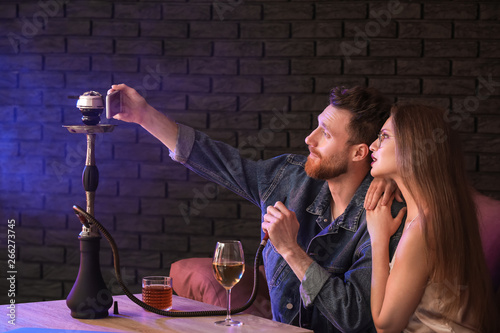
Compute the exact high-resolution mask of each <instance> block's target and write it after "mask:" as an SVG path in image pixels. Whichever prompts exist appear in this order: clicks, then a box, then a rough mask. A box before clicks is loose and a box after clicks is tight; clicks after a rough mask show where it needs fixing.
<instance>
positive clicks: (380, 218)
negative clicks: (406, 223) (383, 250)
mask: <svg viewBox="0 0 500 333" xmlns="http://www.w3.org/2000/svg"><path fill="white" fill-rule="evenodd" d="M382 200H383V198H380V199H379V200H378V203H377V205H376V206H375V209H372V210H367V211H366V223H367V226H368V232H369V233H370V238H371V240H372V244H373V242H374V241H383V242H389V238H391V236H392V235H394V233H395V232H396V231H397V230H398V228H399V226H400V225H401V221H403V217H404V215H405V214H406V207H404V208H402V209H401V210H400V211H399V213H398V215H397V216H396V217H395V218H393V217H392V214H391V205H392V202H393V201H394V194H392V195H391V196H390V197H389V201H388V204H386V205H382Z"/></svg>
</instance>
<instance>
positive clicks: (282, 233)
mask: <svg viewBox="0 0 500 333" xmlns="http://www.w3.org/2000/svg"><path fill="white" fill-rule="evenodd" d="M262 229H263V230H264V231H265V232H267V234H268V235H269V239H270V240H271V242H272V243H273V245H274V247H275V248H276V250H277V251H278V253H279V254H281V255H282V256H283V257H284V256H285V255H286V254H287V253H288V252H290V251H294V250H295V249H297V247H299V245H298V244H297V234H298V232H299V221H298V220H297V217H296V216H295V213H294V212H292V211H291V210H289V209H288V208H286V206H285V205H284V204H283V203H282V202H281V201H278V202H276V204H275V205H274V206H268V207H267V214H265V215H264V222H262Z"/></svg>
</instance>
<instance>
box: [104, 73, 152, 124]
mask: <svg viewBox="0 0 500 333" xmlns="http://www.w3.org/2000/svg"><path fill="white" fill-rule="evenodd" d="M117 90H120V91H121V93H122V112H121V113H118V114H116V115H115V116H114V117H113V118H115V119H118V120H121V121H125V122H129V123H136V124H139V125H142V123H143V121H144V116H145V114H146V111H147V109H148V108H149V107H150V105H149V104H148V103H147V102H146V100H145V99H144V98H143V97H142V96H141V95H140V94H139V93H138V92H137V91H136V90H135V89H134V88H131V87H129V86H127V85H126V84H123V83H122V84H114V85H112V86H111V89H109V90H108V95H109V94H110V93H112V92H113V91H117Z"/></svg>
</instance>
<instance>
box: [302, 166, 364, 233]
mask: <svg viewBox="0 0 500 333" xmlns="http://www.w3.org/2000/svg"><path fill="white" fill-rule="evenodd" d="M372 180H373V177H372V176H371V175H370V173H368V174H367V175H366V177H365V178H364V179H363V181H362V182H361V184H360V185H359V187H358V189H357V190H356V192H355V193H354V196H353V197H352V199H351V201H350V202H349V204H348V205H347V208H346V209H345V211H344V212H343V213H342V215H340V216H339V217H337V218H336V219H335V221H333V222H332V221H331V207H330V198H331V194H330V189H329V187H328V183H327V182H326V181H325V183H324V184H323V186H322V187H321V190H320V191H319V193H318V195H317V196H316V198H315V199H314V201H313V203H312V204H311V205H310V206H309V207H307V209H306V211H307V212H308V213H310V214H313V215H319V217H318V219H316V222H317V223H318V225H319V226H320V227H321V229H324V228H326V227H327V226H328V225H330V224H331V228H335V229H338V227H341V228H344V229H346V230H349V231H356V230H357V229H358V226H359V219H360V218H361V215H363V212H364V207H363V204H364V202H365V196H366V192H367V191H368V188H369V187H370V184H371V182H372ZM325 213H326V214H327V215H325ZM325 216H326V218H324V217H325Z"/></svg>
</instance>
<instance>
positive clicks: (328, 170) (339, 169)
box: [304, 151, 348, 180]
mask: <svg viewBox="0 0 500 333" xmlns="http://www.w3.org/2000/svg"><path fill="white" fill-rule="evenodd" d="M347 168H348V161H347V151H343V152H341V153H338V154H335V155H333V156H330V157H329V158H328V159H324V158H322V157H320V158H319V159H315V160H313V159H311V158H310V157H308V158H307V161H306V165H305V168H304V169H305V171H306V173H307V175H308V176H309V177H311V178H316V179H322V180H327V179H332V178H336V177H338V176H340V175H343V174H344V173H346V172H347Z"/></svg>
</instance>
